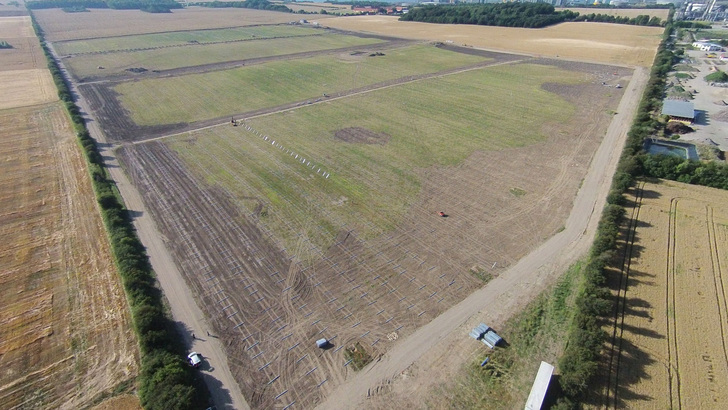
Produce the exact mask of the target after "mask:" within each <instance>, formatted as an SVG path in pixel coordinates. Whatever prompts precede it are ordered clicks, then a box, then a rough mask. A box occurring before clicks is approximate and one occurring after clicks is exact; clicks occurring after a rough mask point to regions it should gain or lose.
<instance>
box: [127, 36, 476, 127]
mask: <svg viewBox="0 0 728 410" xmlns="http://www.w3.org/2000/svg"><path fill="white" fill-rule="evenodd" d="M483 60H484V59H483V58H482V57H477V56H470V55H466V54H462V53H455V52H451V51H447V50H443V49H439V48H436V47H434V46H431V45H418V46H413V47H406V48H401V49H395V50H388V51H387V52H386V55H385V56H377V57H368V56H367V55H366V54H361V55H358V56H349V55H347V56H346V57H345V58H342V57H341V56H318V57H314V58H307V59H301V60H290V61H273V62H270V63H268V64H261V65H254V66H250V67H242V68H238V69H233V70H225V71H216V72H210V73H204V74H193V75H186V76H180V77H173V78H159V79H149V80H141V81H136V82H128V83H124V84H120V85H118V86H117V87H115V90H116V91H117V92H118V93H119V94H120V95H121V101H122V103H123V105H124V106H125V107H126V108H127V109H128V110H129V112H131V113H132V119H133V120H134V121H135V122H136V123H137V124H139V125H155V124H167V123H178V122H189V121H197V120H203V119H208V118H216V117H221V116H226V115H229V114H232V113H237V112H245V111H249V110H255V109H260V108H265V107H272V106H276V105H280V104H284V103H289V102H291V101H297V100H304V99H307V98H312V99H315V98H317V97H321V96H322V95H323V94H324V93H328V94H334V93H336V92H339V91H345V90H349V89H352V88H358V87H363V86H366V85H369V84H373V83H377V82H381V81H385V80H391V79H395V78H400V77H403V76H408V75H415V74H423V73H431V72H437V71H440V70H445V69H449V68H455V67H458V66H462V65H466V64H471V63H476V62H479V61H483Z"/></svg>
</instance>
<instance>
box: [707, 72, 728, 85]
mask: <svg viewBox="0 0 728 410" xmlns="http://www.w3.org/2000/svg"><path fill="white" fill-rule="evenodd" d="M705 81H709V82H713V83H728V74H726V72H725V71H716V72H714V73H711V74H708V75H706V76H705Z"/></svg>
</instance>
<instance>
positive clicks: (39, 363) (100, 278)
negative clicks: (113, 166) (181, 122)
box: [0, 17, 139, 409]
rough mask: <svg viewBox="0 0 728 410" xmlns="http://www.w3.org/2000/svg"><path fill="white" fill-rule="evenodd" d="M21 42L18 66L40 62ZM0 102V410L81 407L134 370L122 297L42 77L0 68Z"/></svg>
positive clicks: (80, 167) (65, 121)
mask: <svg viewBox="0 0 728 410" xmlns="http://www.w3.org/2000/svg"><path fill="white" fill-rule="evenodd" d="M4 19H5V18H0V26H2V22H3V21H4ZM10 19H11V20H13V21H14V22H17V21H23V22H24V24H25V25H26V29H30V27H31V25H30V19H29V18H27V17H26V18H22V19H17V18H10ZM20 31H22V32H25V33H26V34H27V33H32V29H31V31H29V32H28V31H27V30H25V31H24V30H20ZM26 38H27V39H28V42H29V44H30V42H31V40H32V41H33V42H34V43H35V44H34V45H32V48H30V49H29V48H19V49H16V50H14V51H17V52H18V53H19V59H20V60H23V59H25V61H32V56H29V55H28V54H32V53H35V52H38V54H37V56H38V57H39V58H41V59H42V58H44V57H43V55H42V54H41V53H40V52H39V51H40V45H39V43H38V40H37V38H35V37H26ZM0 61H2V60H1V59H0ZM44 65H45V63H44ZM2 67H3V65H2V64H0V69H1V68H2ZM0 95H2V98H1V99H0V124H2V127H0V137H2V141H3V144H1V145H0V157H1V158H2V159H3V161H2V163H1V165H0V237H2V238H3V240H2V244H0V300H2V304H0V368H2V372H0V403H2V407H3V408H12V409H15V408H18V409H21V408H22V409H24V408H54V409H56V408H57V409H71V408H88V407H90V406H93V405H96V404H99V403H102V402H104V400H105V398H107V397H111V396H113V395H115V394H119V393H121V392H124V391H126V390H128V389H130V387H131V386H132V384H133V382H134V379H135V378H136V375H137V373H138V357H137V356H138V352H137V345H136V337H135V335H134V333H133V332H132V330H131V322H130V317H129V306H128V305H127V301H126V295H125V294H124V291H123V288H122V286H121V283H120V280H119V277H118V275H117V272H116V268H115V267H114V264H113V262H112V259H111V255H110V252H111V251H110V249H109V243H108V241H107V240H106V230H105V229H104V226H103V223H102V221H101V216H100V214H99V210H98V208H97V205H96V200H95V199H96V197H95V194H94V192H93V189H92V187H91V182H90V180H89V174H88V171H87V168H86V160H85V159H84V158H83V156H82V155H81V151H80V148H79V146H78V143H77V141H76V133H75V131H74V129H73V128H72V127H71V123H70V121H69V118H68V114H67V112H66V110H65V108H64V105H63V103H61V102H60V101H58V97H57V96H56V89H55V86H54V84H53V82H52V80H51V76H50V73H49V71H48V69H44V70H41V69H34V70H12V69H11V70H10V71H0ZM46 101H53V102H50V103H48V102H46ZM44 102H45V103H44ZM10 107H12V108H10ZM130 397H131V399H129V398H127V399H125V400H123V401H124V403H126V404H125V405H124V406H123V407H122V408H124V409H138V408H139V401H138V400H137V399H136V398H135V397H133V396H130Z"/></svg>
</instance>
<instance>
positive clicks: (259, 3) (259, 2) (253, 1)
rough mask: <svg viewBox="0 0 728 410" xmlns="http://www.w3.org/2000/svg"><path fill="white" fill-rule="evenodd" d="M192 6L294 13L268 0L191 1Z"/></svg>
mask: <svg viewBox="0 0 728 410" xmlns="http://www.w3.org/2000/svg"><path fill="white" fill-rule="evenodd" d="M190 5H192V6H201V7H212V8H224V7H232V8H238V9H256V10H269V11H281V12H284V13H292V12H293V10H291V9H289V8H288V7H286V6H284V5H283V4H273V3H271V2H269V1H268V0H245V1H210V2H202V3H190Z"/></svg>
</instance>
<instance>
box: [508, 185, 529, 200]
mask: <svg viewBox="0 0 728 410" xmlns="http://www.w3.org/2000/svg"><path fill="white" fill-rule="evenodd" d="M510 193H511V195H513V196H515V197H519V198H520V197H522V196H524V195H526V191H524V190H522V189H521V188H516V187H513V188H511V189H510Z"/></svg>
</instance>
